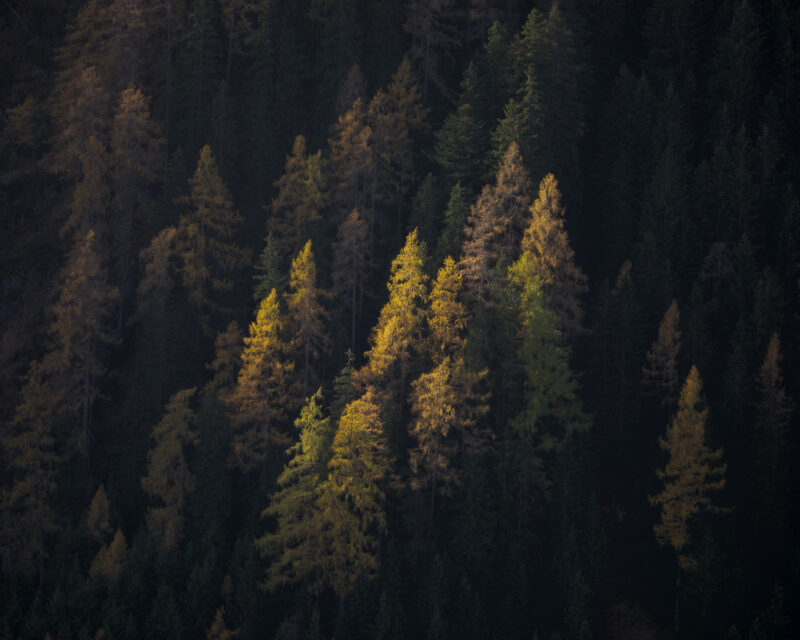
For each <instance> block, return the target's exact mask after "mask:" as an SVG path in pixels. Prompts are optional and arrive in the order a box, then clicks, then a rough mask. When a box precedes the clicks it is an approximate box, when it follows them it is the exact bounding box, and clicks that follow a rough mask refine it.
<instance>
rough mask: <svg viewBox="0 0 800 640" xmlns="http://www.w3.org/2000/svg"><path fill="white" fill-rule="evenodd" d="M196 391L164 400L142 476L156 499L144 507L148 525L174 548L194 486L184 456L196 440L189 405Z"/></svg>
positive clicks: (190, 390)
mask: <svg viewBox="0 0 800 640" xmlns="http://www.w3.org/2000/svg"><path fill="white" fill-rule="evenodd" d="M195 391H196V389H194V388H192V389H182V390H180V391H178V392H176V393H175V394H173V396H172V397H171V398H170V399H169V402H167V406H166V409H165V411H164V415H163V417H162V418H161V421H160V422H159V423H158V424H157V425H156V426H155V427H154V428H153V432H152V434H151V436H150V437H151V438H152V440H153V448H152V449H151V450H150V452H149V453H148V454H147V475H146V476H145V477H143V478H142V489H144V491H145V493H147V495H149V496H150V497H151V498H152V499H153V500H154V501H155V502H156V503H157V504H156V505H154V506H151V507H149V508H148V509H147V527H148V529H149V530H150V531H151V532H152V533H153V535H154V536H155V537H156V538H158V540H159V541H160V543H161V545H162V547H163V548H164V549H165V550H167V551H174V550H175V549H176V547H177V546H178V543H179V542H180V541H181V539H182V538H183V529H184V515H185V509H186V500H187V496H188V495H189V493H191V492H192V490H193V489H194V475H193V474H192V473H191V472H190V471H189V467H188V465H187V461H186V458H187V451H188V449H189V448H190V447H192V446H194V445H196V444H197V443H198V436H197V432H196V430H195V421H196V419H197V416H196V414H195V412H194V410H193V409H192V408H191V406H190V404H191V401H192V398H193V397H194V395H195Z"/></svg>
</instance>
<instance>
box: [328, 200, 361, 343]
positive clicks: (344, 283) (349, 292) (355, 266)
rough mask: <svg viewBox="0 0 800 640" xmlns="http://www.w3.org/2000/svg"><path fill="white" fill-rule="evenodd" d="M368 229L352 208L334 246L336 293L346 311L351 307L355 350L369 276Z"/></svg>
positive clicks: (351, 336)
mask: <svg viewBox="0 0 800 640" xmlns="http://www.w3.org/2000/svg"><path fill="white" fill-rule="evenodd" d="M368 235H369V230H368V229H367V224H366V222H364V220H363V219H362V218H361V216H359V215H358V209H353V210H352V211H351V212H350V215H349V216H347V219H346V220H345V221H344V222H342V224H340V225H339V229H338V231H337V233H336V241H335V242H334V243H333V273H332V275H333V287H334V289H333V292H334V294H336V295H337V296H339V297H340V299H341V305H342V307H343V308H346V307H348V306H349V308H350V312H349V316H350V349H351V350H353V351H354V350H355V348H356V327H357V325H358V322H359V321H360V320H361V314H362V310H363V307H364V296H365V293H366V286H367V278H368V276H369V255H368V253H369V237H368Z"/></svg>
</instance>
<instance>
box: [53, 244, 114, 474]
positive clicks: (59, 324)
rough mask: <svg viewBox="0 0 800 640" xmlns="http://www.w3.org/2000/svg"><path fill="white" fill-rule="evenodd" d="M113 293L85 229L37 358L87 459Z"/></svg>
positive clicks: (109, 336) (110, 338)
mask: <svg viewBox="0 0 800 640" xmlns="http://www.w3.org/2000/svg"><path fill="white" fill-rule="evenodd" d="M114 298H115V291H114V290H113V289H112V288H111V287H110V286H109V284H108V278H107V275H106V272H105V269H104V268H103V265H102V264H101V262H100V258H99V256H98V254H97V248H96V240H95V234H94V232H93V231H89V232H88V233H87V234H86V236H84V237H82V238H80V239H79V240H78V242H77V246H76V247H75V248H74V249H73V250H72V252H71V254H70V256H69V258H68V260H67V264H66V266H65V267H64V270H63V273H62V283H61V287H60V291H59V295H58V300H57V301H56V303H55V305H54V306H53V314H54V315H55V319H54V320H53V323H52V324H51V326H50V333H51V335H52V338H53V350H52V351H50V352H49V353H48V354H47V355H46V356H45V359H44V363H43V366H44V371H46V372H47V374H48V375H49V376H50V377H51V379H52V381H53V385H54V390H55V391H56V393H58V394H60V396H59V397H60V401H61V403H62V406H63V407H64V409H65V410H66V412H67V414H68V415H69V416H70V418H71V419H73V420H75V422H76V424H75V431H76V433H75V442H76V445H77V449H78V451H79V453H80V454H81V455H82V456H83V458H84V459H85V461H86V463H87V465H88V464H89V454H90V449H91V444H92V440H93V433H92V425H93V419H92V413H93V409H94V404H95V401H96V400H97V399H98V398H99V397H100V387H99V385H100V378H101V377H102V376H104V375H105V374H106V367H105V364H104V358H103V346H104V345H109V344H111V343H112V342H113V334H112V332H111V331H110V330H109V327H108V318H109V316H110V314H111V304H112V302H113V300H114Z"/></svg>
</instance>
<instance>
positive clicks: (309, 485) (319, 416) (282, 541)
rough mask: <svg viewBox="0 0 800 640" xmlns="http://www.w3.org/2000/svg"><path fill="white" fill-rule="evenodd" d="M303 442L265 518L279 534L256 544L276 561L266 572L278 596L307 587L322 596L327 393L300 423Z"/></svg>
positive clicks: (312, 401) (329, 436) (329, 428)
mask: <svg viewBox="0 0 800 640" xmlns="http://www.w3.org/2000/svg"><path fill="white" fill-rule="evenodd" d="M294 426H295V428H296V429H297V430H298V431H299V434H300V438H299V440H298V441H297V443H296V444H295V445H293V446H292V447H290V448H289V449H288V450H287V451H286V454H287V456H289V462H287V463H286V466H285V467H284V469H283V471H282V472H281V474H280V476H278V487H279V489H278V491H277V492H276V493H275V494H274V495H273V496H272V498H271V501H270V506H269V507H267V508H266V509H265V510H264V513H263V516H265V517H267V516H270V517H274V518H275V519H276V521H277V527H276V530H275V533H267V534H266V535H264V536H262V537H261V538H259V539H258V540H256V547H257V548H258V549H259V552H260V553H261V554H262V555H263V556H271V557H274V558H275V559H274V561H273V562H272V563H271V564H270V566H269V568H268V569H267V576H266V580H265V582H264V584H265V586H266V587H267V588H268V589H269V590H270V591H274V590H275V589H276V588H277V587H279V586H280V585H283V584H287V583H290V584H291V583H297V582H306V583H307V586H308V588H309V590H310V591H312V592H316V593H318V592H319V590H320V587H321V586H322V583H321V580H322V579H323V575H324V573H323V571H324V567H325V563H326V558H325V547H324V542H323V541H324V533H325V532H324V530H323V527H322V521H321V515H320V513H319V509H318V507H317V505H316V502H315V501H316V497H317V492H318V489H319V487H320V485H321V484H322V482H324V481H325V479H326V477H327V465H328V460H329V459H330V456H331V445H332V442H333V436H334V433H333V424H332V421H331V420H330V418H328V417H324V414H323V410H322V390H321V389H318V390H317V392H316V393H315V394H314V395H312V396H311V397H310V398H309V399H308V400H307V401H306V404H305V406H304V407H303V409H302V410H301V411H300V416H299V417H298V418H297V420H295V423H294Z"/></svg>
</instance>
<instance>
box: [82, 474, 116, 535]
mask: <svg viewBox="0 0 800 640" xmlns="http://www.w3.org/2000/svg"><path fill="white" fill-rule="evenodd" d="M86 528H87V529H88V531H89V535H91V536H92V537H93V538H94V539H95V540H97V541H98V542H103V541H104V540H105V538H106V536H107V535H108V534H110V533H111V522H110V504H109V502H108V494H107V493H106V488H105V485H102V484H101V485H100V486H99V487H98V488H97V491H96V492H95V494H94V497H93V498H92V501H91V503H90V504H89V511H88V512H87V514H86Z"/></svg>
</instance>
